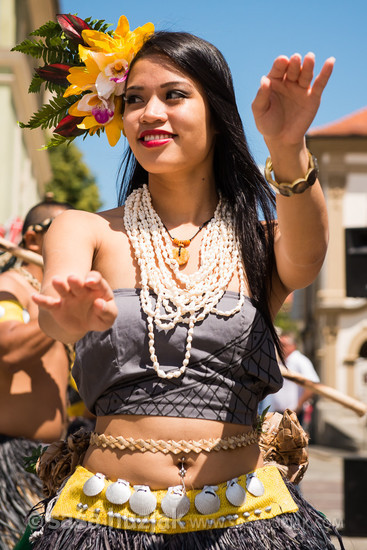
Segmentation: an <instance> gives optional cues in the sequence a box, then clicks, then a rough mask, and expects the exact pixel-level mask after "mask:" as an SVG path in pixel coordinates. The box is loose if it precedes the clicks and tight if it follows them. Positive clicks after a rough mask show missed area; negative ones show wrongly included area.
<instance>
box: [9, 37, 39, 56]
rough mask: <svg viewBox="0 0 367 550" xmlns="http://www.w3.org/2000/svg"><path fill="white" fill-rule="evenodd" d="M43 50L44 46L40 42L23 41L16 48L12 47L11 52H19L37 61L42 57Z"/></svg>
mask: <svg viewBox="0 0 367 550" xmlns="http://www.w3.org/2000/svg"><path fill="white" fill-rule="evenodd" d="M44 49H45V46H44V44H43V42H41V40H38V41H36V40H28V38H27V39H26V40H23V42H21V43H20V44H18V45H17V46H14V48H12V49H11V51H12V52H21V53H25V54H27V55H31V56H32V57H36V58H37V59H38V58H40V57H42V54H43V51H44Z"/></svg>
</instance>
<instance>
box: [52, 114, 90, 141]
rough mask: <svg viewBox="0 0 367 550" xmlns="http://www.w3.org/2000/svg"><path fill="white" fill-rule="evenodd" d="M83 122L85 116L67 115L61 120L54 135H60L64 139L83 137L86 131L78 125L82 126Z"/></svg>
mask: <svg viewBox="0 0 367 550" xmlns="http://www.w3.org/2000/svg"><path fill="white" fill-rule="evenodd" d="M83 120H84V117H83V116H82V117H80V116H71V115H66V117H64V118H63V119H62V120H60V122H59V123H58V125H57V126H56V128H55V130H54V133H55V134H60V136H64V137H73V136H81V135H82V134H84V133H85V130H81V129H80V128H78V124H80V123H81V122H82V121H83Z"/></svg>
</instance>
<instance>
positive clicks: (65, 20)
mask: <svg viewBox="0 0 367 550" xmlns="http://www.w3.org/2000/svg"><path fill="white" fill-rule="evenodd" d="M56 19H57V22H58V24H59V25H60V27H61V29H62V30H63V31H64V33H65V35H66V36H67V37H68V38H70V40H72V41H73V42H76V43H77V44H84V45H86V44H85V42H84V40H83V38H82V31H84V30H85V29H90V26H89V25H88V23H86V22H85V21H84V20H83V19H80V17H77V16H76V15H71V13H61V14H58V15H56Z"/></svg>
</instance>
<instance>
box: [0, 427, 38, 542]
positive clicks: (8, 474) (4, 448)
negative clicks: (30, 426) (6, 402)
mask: <svg viewBox="0 0 367 550" xmlns="http://www.w3.org/2000/svg"><path fill="white" fill-rule="evenodd" d="M38 446H39V443H37V442H35V441H29V440H27V439H22V438H8V437H5V436H0V550H8V549H9V548H13V547H14V545H15V543H16V542H17V541H18V539H19V538H20V537H21V536H22V534H23V532H24V528H25V525H26V522H27V515H28V513H29V510H30V509H31V508H32V507H33V506H34V505H35V504H36V503H37V502H39V501H40V499H42V498H43V493H42V482H41V480H40V479H39V478H38V476H36V475H34V474H30V473H28V472H26V471H25V469H24V458H25V457H26V456H31V455H32V451H33V450H34V449H36V448H37V447H38Z"/></svg>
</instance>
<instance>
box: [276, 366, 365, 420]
mask: <svg viewBox="0 0 367 550" xmlns="http://www.w3.org/2000/svg"><path fill="white" fill-rule="evenodd" d="M280 372H281V373H282V376H283V377H284V378H287V379H288V380H291V381H292V382H295V383H296V384H299V385H300V386H304V387H305V388H309V389H310V390H312V391H313V392H314V393H317V394H318V395H322V396H323V397H327V398H328V399H331V400H332V401H336V402H337V403H339V404H340V405H343V407H346V408H348V409H351V410H352V411H354V412H355V413H357V414H358V416H364V415H365V414H367V405H366V404H365V403H363V402H362V401H359V400H358V399H354V398H353V397H350V396H349V395H346V394H345V393H342V392H340V391H338V390H336V389H335V388H332V387H331V386H325V384H321V383H320V382H312V381H311V380H309V379H308V378H305V377H304V376H302V375H301V374H298V373H296V372H293V371H290V370H289V369H287V368H285V367H284V366H282V365H280Z"/></svg>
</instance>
